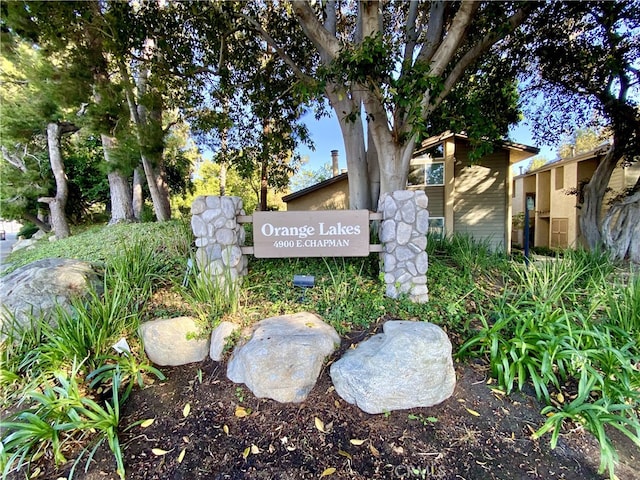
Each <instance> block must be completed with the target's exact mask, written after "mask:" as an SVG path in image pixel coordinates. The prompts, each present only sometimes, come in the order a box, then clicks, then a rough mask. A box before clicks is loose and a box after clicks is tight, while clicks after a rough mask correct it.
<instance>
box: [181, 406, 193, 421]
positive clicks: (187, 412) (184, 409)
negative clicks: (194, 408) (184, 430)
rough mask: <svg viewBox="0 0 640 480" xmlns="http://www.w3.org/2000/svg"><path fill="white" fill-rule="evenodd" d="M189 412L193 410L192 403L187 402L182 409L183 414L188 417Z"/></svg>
mask: <svg viewBox="0 0 640 480" xmlns="http://www.w3.org/2000/svg"><path fill="white" fill-rule="evenodd" d="M189 412H191V404H190V403H186V404H185V406H184V408H183V409H182V416H183V417H185V418H187V417H188V416H189Z"/></svg>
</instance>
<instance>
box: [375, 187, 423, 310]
mask: <svg viewBox="0 0 640 480" xmlns="http://www.w3.org/2000/svg"><path fill="white" fill-rule="evenodd" d="M427 205H428V200H427V195H426V194H425V192H424V191H422V190H419V191H409V190H398V191H395V192H392V193H385V194H383V195H382V196H381V197H380V202H379V204H378V211H379V212H381V213H382V218H383V220H382V225H381V227H380V241H381V242H382V244H383V252H382V254H381V256H382V263H383V266H384V267H383V268H384V281H385V284H386V293H387V296H389V297H391V298H398V297H400V296H402V295H406V296H407V298H409V299H410V300H411V301H413V302H416V303H424V302H427V301H428V300H429V295H428V289H427V268H428V265H429V262H428V257H427V252H426V251H425V248H426V246H427V231H428V229H429V212H428V211H427Z"/></svg>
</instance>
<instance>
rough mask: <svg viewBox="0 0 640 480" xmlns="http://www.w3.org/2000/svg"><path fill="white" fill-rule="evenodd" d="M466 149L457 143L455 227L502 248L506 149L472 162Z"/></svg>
mask: <svg viewBox="0 0 640 480" xmlns="http://www.w3.org/2000/svg"><path fill="white" fill-rule="evenodd" d="M468 152H469V150H468V148H467V147H465V146H463V145H460V144H457V145H456V166H455V179H456V180H455V181H456V186H455V192H456V199H455V207H454V231H455V232H457V233H463V234H465V233H466V234H469V235H471V236H472V237H473V238H475V239H476V240H478V241H486V242H489V244H490V245H491V246H492V247H493V248H494V249H505V248H506V247H507V245H506V240H505V239H506V238H507V232H506V228H505V227H506V214H507V198H506V195H507V191H508V189H507V185H506V182H507V180H508V175H507V173H508V168H509V157H508V152H507V151H505V150H502V149H500V150H498V151H495V152H493V153H492V154H491V155H487V156H485V157H483V158H482V160H481V161H480V162H479V163H477V164H474V165H470V164H469V161H468V158H469V156H468Z"/></svg>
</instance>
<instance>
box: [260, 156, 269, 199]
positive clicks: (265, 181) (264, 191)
mask: <svg viewBox="0 0 640 480" xmlns="http://www.w3.org/2000/svg"><path fill="white" fill-rule="evenodd" d="M268 186H269V177H268V172H267V161H266V160H263V161H262V167H261V169H260V211H261V212H266V211H267V195H268V193H269V190H268Z"/></svg>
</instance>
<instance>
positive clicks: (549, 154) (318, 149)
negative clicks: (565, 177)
mask: <svg viewBox="0 0 640 480" xmlns="http://www.w3.org/2000/svg"><path fill="white" fill-rule="evenodd" d="M304 121H305V123H306V125H307V128H308V129H309V133H310V135H311V138H312V140H313V142H314V144H315V151H312V150H310V149H309V148H307V147H301V148H299V149H298V151H299V152H300V155H301V156H303V157H304V156H308V157H309V162H308V163H307V164H305V165H304V166H303V167H302V168H305V169H309V170H318V169H319V168H321V167H322V166H323V165H324V164H325V163H329V164H330V163H331V150H338V159H339V166H340V169H345V168H347V157H346V154H345V148H344V142H343V140H342V133H341V131H340V125H339V124H338V120H337V119H336V117H335V116H334V115H332V116H331V117H323V118H321V119H320V120H316V119H315V118H314V116H313V114H312V113H308V114H307V115H306V116H305V117H304ZM509 140H511V141H513V142H516V143H522V144H524V145H528V146H531V147H538V148H539V149H540V153H539V154H538V156H540V157H544V158H546V159H547V160H553V159H555V158H556V149H555V148H552V147H550V146H547V145H536V143H535V142H534V141H533V139H532V137H531V131H530V129H529V127H528V126H527V125H526V124H525V123H524V122H521V123H519V124H518V125H516V126H515V127H514V128H512V129H511V131H510V138H509ZM530 160H531V159H528V160H524V161H522V162H519V163H516V164H515V165H513V167H512V168H513V171H514V174H516V175H517V174H519V173H520V172H519V167H520V166H523V167H526V166H527V165H528V164H529V161H530Z"/></svg>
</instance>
